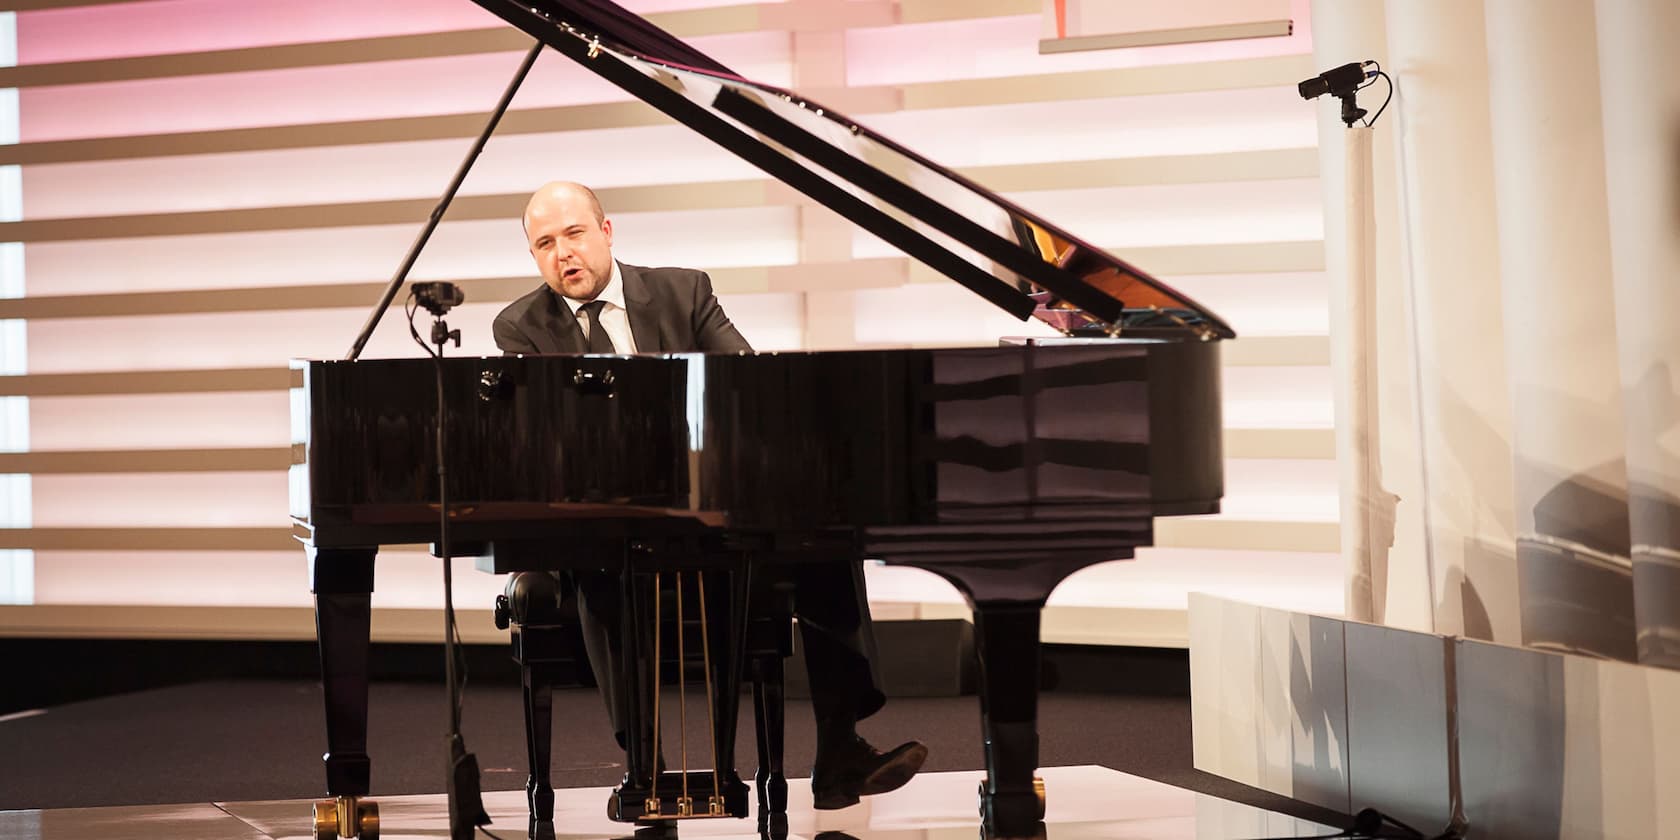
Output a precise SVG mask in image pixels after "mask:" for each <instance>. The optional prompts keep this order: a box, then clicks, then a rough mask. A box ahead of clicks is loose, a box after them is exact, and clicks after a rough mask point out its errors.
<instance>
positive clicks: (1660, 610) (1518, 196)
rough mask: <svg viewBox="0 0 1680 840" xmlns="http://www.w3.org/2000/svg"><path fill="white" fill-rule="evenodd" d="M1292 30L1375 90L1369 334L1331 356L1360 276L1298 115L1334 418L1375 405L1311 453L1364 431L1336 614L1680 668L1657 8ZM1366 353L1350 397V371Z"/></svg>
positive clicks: (1669, 256)
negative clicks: (1365, 597) (1315, 174)
mask: <svg viewBox="0 0 1680 840" xmlns="http://www.w3.org/2000/svg"><path fill="white" fill-rule="evenodd" d="M1313 12H1314V32H1313V35H1314V50H1315V57H1316V58H1317V59H1318V62H1319V69H1326V68H1329V67H1332V66H1336V65H1339V64H1342V63H1345V62H1348V61H1355V60H1364V59H1375V60H1378V61H1381V62H1382V63H1383V66H1384V68H1385V69H1387V70H1388V71H1389V73H1390V74H1391V75H1392V76H1393V77H1394V78H1395V82H1396V93H1395V97H1394V101H1393V102H1392V103H1391V104H1390V106H1389V111H1388V113H1386V114H1384V115H1383V117H1382V120H1381V121H1380V122H1379V123H1378V124H1377V126H1376V132H1375V136H1374V137H1373V141H1374V142H1373V149H1374V150H1375V160H1376V168H1375V178H1374V186H1375V188H1374V191H1373V193H1372V195H1371V201H1372V203H1373V204H1374V208H1373V210H1374V215H1375V217H1376V219H1377V224H1378V228H1379V232H1378V235H1377V237H1376V240H1375V244H1374V245H1373V246H1372V247H1373V248H1374V254H1375V258H1376V265H1375V269H1374V275H1373V277H1374V279H1373V281H1372V283H1373V285H1374V289H1373V290H1372V292H1371V293H1372V294H1373V296H1374V299H1375V300H1376V301H1377V306H1376V311H1377V313H1378V319H1377V322H1376V324H1375V327H1374V329H1373V330H1372V331H1371V332H1372V334H1371V335H1370V336H1369V338H1368V340H1364V341H1363V342H1362V343H1358V344H1350V343H1349V342H1348V337H1349V336H1351V335H1355V334H1356V333H1357V330H1355V329H1353V327H1352V325H1350V324H1345V323H1343V324H1338V323H1335V322H1334V319H1335V318H1337V317H1339V316H1341V315H1343V314H1345V313H1344V309H1343V308H1341V307H1339V306H1338V302H1339V301H1340V302H1345V301H1347V300H1350V299H1351V298H1350V297H1349V295H1350V294H1352V293H1353V291H1352V290H1350V289H1351V287H1350V285H1349V284H1352V283H1354V282H1356V281H1359V280H1360V279H1361V278H1360V277H1359V275H1358V272H1356V271H1349V270H1348V269H1347V268H1346V267H1347V266H1349V265H1350V264H1351V265H1354V266H1357V265H1358V263H1357V261H1353V260H1349V259H1348V258H1347V254H1346V249H1347V248H1348V247H1350V244H1349V243H1355V245H1354V246H1351V247H1357V243H1358V242H1359V241H1360V240H1359V239H1358V238H1357V237H1350V236H1349V231H1350V229H1352V230H1355V231H1356V230H1357V228H1350V225H1352V224H1353V222H1351V221H1350V220H1353V219H1356V218H1358V216H1357V214H1360V213H1363V212H1366V210H1365V209H1364V208H1362V207H1360V206H1359V205H1358V204H1357V196H1358V192H1357V190H1355V191H1350V190H1348V189H1347V184H1346V182H1345V180H1344V175H1343V173H1344V172H1345V171H1347V161H1346V156H1347V151H1348V149H1349V146H1348V145H1347V144H1346V143H1345V142H1343V141H1342V140H1341V139H1340V138H1341V137H1342V135H1344V134H1345V130H1344V129H1343V128H1342V127H1341V124H1340V122H1339V120H1337V115H1336V111H1335V109H1334V107H1333V106H1330V105H1325V106H1321V112H1320V122H1321V127H1322V130H1321V137H1323V139H1324V141H1325V142H1323V143H1321V150H1322V153H1321V171H1322V175H1323V178H1324V182H1325V184H1326V186H1325V198H1326V202H1325V205H1326V220H1325V232H1326V248H1327V260H1326V264H1327V266H1329V267H1330V270H1331V272H1332V282H1333V283H1334V284H1336V286H1335V287H1334V288H1337V289H1338V291H1337V292H1336V293H1334V294H1335V295H1337V296H1334V297H1333V298H1332V310H1331V311H1332V317H1333V323H1332V329H1333V330H1340V331H1341V333H1342V336H1343V339H1342V341H1341V342H1338V343H1336V344H1335V345H1334V346H1335V352H1336V358H1335V361H1336V365H1337V371H1338V374H1339V375H1338V379H1337V382H1336V388H1337V391H1338V393H1337V405H1338V423H1339V424H1341V423H1344V422H1348V421H1349V420H1358V417H1357V415H1356V414H1355V413H1354V412H1352V411H1351V410H1343V409H1344V408H1348V407H1350V406H1354V405H1355V403H1354V402H1353V401H1354V400H1355V399H1356V398H1357V397H1358V395H1359V394H1360V393H1362V392H1364V391H1370V392H1372V393H1375V394H1376V395H1377V405H1376V407H1375V409H1374V410H1372V411H1370V412H1369V413H1368V417H1367V418H1366V419H1365V420H1364V421H1363V422H1368V423H1372V424H1377V426H1378V427H1377V428H1374V429H1372V428H1364V427H1362V426H1361V427H1356V428H1352V429H1341V430H1339V431H1338V442H1339V451H1338V457H1339V458H1342V459H1344V460H1346V459H1349V458H1357V457H1359V456H1360V453H1359V451H1358V449H1357V444H1358V442H1359V441H1361V440H1374V441H1380V445H1379V451H1380V459H1379V460H1378V461H1377V463H1378V466H1379V469H1380V477H1381V481H1380V486H1379V485H1373V484H1372V483H1371V482H1369V481H1368V480H1365V481H1364V483H1359V482H1358V481H1356V480H1355V479H1358V478H1359V477H1358V476H1357V475H1355V474H1351V473H1350V471H1349V470H1348V469H1346V468H1345V467H1344V470H1343V475H1344V480H1343V487H1342V493H1343V523H1342V525H1343V529H1344V538H1343V552H1344V556H1346V557H1347V558H1348V560H1349V570H1350V573H1349V585H1350V590H1349V591H1350V595H1355V594H1358V592H1359V591H1360V590H1361V588H1362V587H1363V588H1364V589H1365V590H1367V591H1369V592H1370V593H1371V601H1370V603H1371V604H1372V606H1371V607H1370V609H1369V613H1368V614H1367V615H1361V614H1360V613H1359V612H1358V609H1359V605H1357V604H1355V603H1352V602H1351V599H1350V605H1349V611H1350V612H1349V614H1350V616H1354V617H1368V618H1372V619H1375V620H1379V621H1382V622H1384V623H1387V624H1390V625H1394V626H1403V627H1414V628H1419V629H1429V630H1434V631H1436V632H1440V633H1446V634H1452V635H1464V636H1468V637H1472V638H1481V639H1488V640H1493V641H1499V642H1506V643H1522V644H1528V645H1532V646H1536V647H1541V648H1547V649H1553V650H1564V651H1572V652H1579V653H1586V654H1589V655H1595V656H1602V657H1608V658H1616V659H1627V660H1632V659H1635V658H1636V657H1637V658H1640V659H1641V660H1642V661H1645V662H1650V663H1655V664H1667V665H1670V666H1671V667H1672V666H1674V665H1676V664H1677V663H1680V655H1677V653H1680V562H1677V561H1680V551H1677V548H1680V506H1677V505H1680V452H1677V449H1680V428H1677V427H1680V397H1677V396H1676V376H1677V374H1676V373H1675V368H1676V366H1677V365H1680V331H1677V330H1676V328H1675V322H1676V316H1680V276H1677V275H1680V271H1677V268H1680V245H1677V240H1680V177H1677V175H1680V151H1677V150H1680V122H1677V120H1680V94H1677V91H1680V82H1677V81H1676V80H1680V59H1677V58H1676V51H1675V50H1673V49H1672V45H1673V44H1674V43H1676V42H1677V40H1680V9H1677V8H1676V6H1675V4H1674V3H1672V2H1669V0H1635V2H1627V3H1624V2H1621V0H1604V1H1603V2H1601V3H1600V4H1599V7H1598V9H1597V10H1596V14H1595V9H1594V6H1593V5H1592V4H1588V3H1581V2H1573V0H1547V2H1538V3H1536V2H1529V1H1528V0H1487V1H1486V2H1485V3H1481V2H1466V1H1465V0H1406V2H1389V3H1386V4H1385V3H1383V2H1380V0H1359V1H1358V2H1320V3H1315V4H1314V9H1313ZM1595 36H1596V37H1595ZM1383 92H1384V87H1383V85H1382V84H1381V83H1380V82H1379V83H1378V84H1376V85H1375V86H1373V87H1372V88H1370V89H1368V90H1366V91H1364V92H1362V93H1361V95H1360V104H1361V105H1362V106H1363V107H1366V108H1369V109H1371V110H1373V111H1374V110H1375V108H1376V106H1377V104H1378V103H1380V102H1381V98H1382V95H1383ZM1385 144H1394V147H1395V152H1394V153H1393V154H1392V155H1390V156H1387V157H1386V159H1385V148H1387V146H1386V145H1385ZM1350 193H1351V195H1353V196H1354V197H1355V201H1354V202H1353V203H1350V200H1349V195H1350ZM1385 230H1386V231H1388V232H1389V233H1385ZM1390 236H1392V237H1393V239H1392V240H1391V239H1390V238H1389V237H1390ZM1391 241H1392V242H1394V244H1393V246H1392V247H1390V245H1389V243H1390V242H1391ZM1367 354H1374V355H1375V357H1376V365H1375V367H1374V370H1375V374H1374V375H1375V376H1376V378H1377V381H1376V382H1375V383H1371V382H1368V381H1364V380H1361V379H1359V378H1358V376H1359V373H1360V372H1361V371H1365V370H1372V369H1373V368H1371V367H1370V366H1369V365H1368V364H1365V362H1366V361H1367V360H1366V359H1365V356H1366V355H1367ZM1362 365H1363V367H1362ZM1624 406H1625V407H1626V408H1625V409H1624ZM1350 476H1351V477H1350ZM1367 479H1368V477H1367ZM1374 486H1378V487H1379V489H1381V490H1384V491H1387V492H1392V493H1394V494H1396V495H1398V497H1399V504H1398V506H1397V508H1396V519H1395V522H1396V530H1395V534H1394V538H1393V543H1392V546H1391V547H1386V548H1387V550H1386V551H1385V550H1384V549H1385V546H1384V545H1382V544H1381V542H1382V541H1381V540H1380V539H1378V540H1373V539H1372V538H1371V536H1372V535H1371V534H1370V533H1369V532H1370V528H1369V527H1368V523H1369V521H1370V519H1369V517H1359V518H1357V519H1355V518H1353V513H1354V512H1355V511H1358V510H1362V509H1363V510H1369V509H1370V508H1371V505H1372V503H1373V501H1380V499H1381V497H1380V495H1378V494H1376V493H1375V492H1374V491H1373V487H1374ZM1630 488H1631V489H1630ZM1630 496H1631V500H1632V502H1631V504H1632V507H1631V511H1632V514H1631V517H1630ZM1414 531H1415V533H1416V535H1417V536H1416V539H1415V541H1413V540H1412V535H1413V533H1414ZM1636 570H1637V571H1636ZM1362 575H1369V576H1370V581H1369V583H1368V584H1366V583H1365V582H1364V581H1362V580H1361V576H1362ZM1420 580H1421V581H1424V582H1425V584H1424V586H1423V587H1422V588H1420V587H1419V586H1418V585H1417V581H1420ZM1636 590H1637V592H1636ZM1636 602H1637V605H1638V609H1637V613H1638V622H1637V629H1636V626H1635V625H1636V622H1635V612H1636V610H1635V604H1636ZM1417 616H1423V619H1422V621H1421V622H1420V621H1418V620H1417V618H1416V617H1417ZM1636 644H1637V647H1636Z"/></svg>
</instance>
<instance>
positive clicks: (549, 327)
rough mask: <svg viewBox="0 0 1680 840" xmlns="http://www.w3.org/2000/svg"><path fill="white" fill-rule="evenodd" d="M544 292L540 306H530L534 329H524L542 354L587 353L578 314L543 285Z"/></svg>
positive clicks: (586, 343)
mask: <svg viewBox="0 0 1680 840" xmlns="http://www.w3.org/2000/svg"><path fill="white" fill-rule="evenodd" d="M543 292H544V294H543V295H542V297H541V299H540V303H539V304H538V305H537V306H533V307H531V313H530V320H531V321H532V324H531V328H530V329H529V330H526V331H525V334H526V335H527V336H530V338H531V341H532V342H533V343H535V344H536V345H537V350H538V352H542V353H584V352H587V350H588V342H586V341H585V340H584V338H583V329H582V328H581V327H579V326H578V322H577V317H576V316H574V315H573V314H572V309H571V307H569V306H567V305H566V304H565V302H564V301H562V300H560V296H559V295H557V294H555V293H554V290H553V289H550V288H548V287H547V286H544V287H543Z"/></svg>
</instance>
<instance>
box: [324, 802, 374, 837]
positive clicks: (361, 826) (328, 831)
mask: <svg viewBox="0 0 1680 840" xmlns="http://www.w3.org/2000/svg"><path fill="white" fill-rule="evenodd" d="M351 837H360V838H363V840H379V803H377V802H362V801H360V798H359V797H355V796H340V797H338V798H337V799H322V800H319V801H317V802H316V803H315V840H339V838H351Z"/></svg>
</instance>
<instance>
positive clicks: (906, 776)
mask: <svg viewBox="0 0 1680 840" xmlns="http://www.w3.org/2000/svg"><path fill="white" fill-rule="evenodd" d="M794 613H795V615H797V616H798V617H799V638H800V641H801V643H802V645H803V648H804V652H805V668H806V671H807V673H808V674H809V675H810V680H811V707H812V710H813V711H814V712H815V713H816V718H817V760H816V766H815V767H814V768H813V770H812V774H811V788H812V793H813V799H814V802H815V805H816V807H817V808H822V809H829V808H844V807H846V806H847V805H851V804H853V803H855V802H857V801H858V797H860V796H869V795H872V794H877V793H885V792H887V791H889V790H893V789H895V788H898V787H900V786H902V785H903V784H904V783H906V782H908V781H910V777H911V776H914V775H915V774H916V771H917V770H920V769H921V766H922V762H923V761H925V760H926V759H927V747H925V746H923V745H922V744H920V743H918V742H916V741H909V742H906V743H904V744H901V745H899V746H898V747H896V748H894V749H893V750H891V751H889V752H886V753H881V752H879V751H877V750H876V749H875V748H874V747H872V746H870V744H869V742H868V741H865V740H864V739H863V738H861V737H859V736H858V734H857V722H858V721H859V720H862V719H864V718H867V717H869V716H870V715H872V714H874V713H875V712H877V711H879V710H880V708H881V707H882V706H883V705H885V703H886V695H885V694H884V693H882V691H881V680H880V676H879V673H878V671H877V669H876V666H875V659H876V648H875V632H874V625H873V623H872V622H871V621H870V618H869V600H868V593H867V591H866V590H865V588H864V582H863V565H862V564H861V563H856V562H854V563H845V564H812V565H810V566H806V567H804V568H801V569H800V570H799V571H798V572H797V573H796V587H795V590H794Z"/></svg>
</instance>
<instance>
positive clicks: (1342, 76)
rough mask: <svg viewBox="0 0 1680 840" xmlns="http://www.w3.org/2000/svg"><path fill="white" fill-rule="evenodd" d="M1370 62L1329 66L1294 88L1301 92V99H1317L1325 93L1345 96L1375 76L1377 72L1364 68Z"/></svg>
mask: <svg viewBox="0 0 1680 840" xmlns="http://www.w3.org/2000/svg"><path fill="white" fill-rule="evenodd" d="M1372 63H1373V62H1369V61H1355V62H1353V63H1352V64H1343V65H1342V66H1340V67H1334V68H1331V69H1329V70H1326V71H1324V72H1323V73H1320V74H1318V75H1317V76H1314V77H1312V78H1310V79H1307V80H1306V81H1304V82H1301V83H1300V84H1298V85H1296V86H1295V89H1296V91H1298V92H1299V93H1300V94H1301V98H1302V99H1317V98H1319V97H1320V96H1323V95H1325V94H1327V93H1328V94H1332V95H1335V96H1346V95H1348V94H1350V93H1352V92H1353V91H1355V90H1357V89H1358V88H1359V86H1360V85H1361V84H1362V83H1364V81H1365V80H1366V79H1372V78H1376V75H1377V74H1376V73H1375V72H1374V71H1373V72H1367V71H1366V70H1365V67H1366V65H1368V64H1372Z"/></svg>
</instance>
